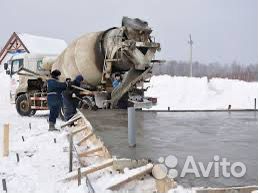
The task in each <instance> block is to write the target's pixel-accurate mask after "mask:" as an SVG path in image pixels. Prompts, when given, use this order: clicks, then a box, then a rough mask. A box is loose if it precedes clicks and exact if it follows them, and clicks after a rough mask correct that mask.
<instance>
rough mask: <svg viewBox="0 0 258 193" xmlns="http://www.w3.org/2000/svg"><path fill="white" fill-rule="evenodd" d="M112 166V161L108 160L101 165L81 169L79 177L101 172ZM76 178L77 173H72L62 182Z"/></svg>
mask: <svg viewBox="0 0 258 193" xmlns="http://www.w3.org/2000/svg"><path fill="white" fill-rule="evenodd" d="M112 165H113V159H108V160H105V161H103V162H101V163H98V164H94V165H91V166H89V167H86V168H81V177H83V176H86V175H88V174H90V173H94V172H96V171H99V170H102V169H104V168H107V167H109V166H112ZM77 177H78V172H77V171H73V172H70V173H69V174H67V175H66V177H65V178H64V179H63V180H74V179H77Z"/></svg>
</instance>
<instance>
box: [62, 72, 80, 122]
mask: <svg viewBox="0 0 258 193" xmlns="http://www.w3.org/2000/svg"><path fill="white" fill-rule="evenodd" d="M82 81H83V77H82V75H78V76H76V78H75V79H74V80H73V81H71V83H70V85H71V86H72V85H74V86H78V87H80V85H81V83H82ZM71 86H70V87H67V88H66V90H65V91H64V92H63V94H62V95H63V107H64V108H63V109H64V118H65V120H66V121H68V120H69V119H71V118H72V117H73V116H74V115H75V114H76V108H77V107H78V103H79V100H78V98H76V97H73V94H75V95H76V96H77V97H78V96H79V95H80V90H78V89H74V88H72V87H71Z"/></svg>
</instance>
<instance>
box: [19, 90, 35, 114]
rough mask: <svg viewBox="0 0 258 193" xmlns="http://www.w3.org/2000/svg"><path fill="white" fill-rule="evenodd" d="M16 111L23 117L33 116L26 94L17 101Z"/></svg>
mask: <svg viewBox="0 0 258 193" xmlns="http://www.w3.org/2000/svg"><path fill="white" fill-rule="evenodd" d="M16 110H17V112H18V113H19V114H20V115H21V116H31V115H32V110H31V107H30V103H29V100H28V98H27V96H26V94H22V95H20V96H18V98H17V99H16Z"/></svg>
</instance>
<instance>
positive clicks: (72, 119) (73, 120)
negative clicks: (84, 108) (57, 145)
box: [61, 115, 82, 128]
mask: <svg viewBox="0 0 258 193" xmlns="http://www.w3.org/2000/svg"><path fill="white" fill-rule="evenodd" d="M81 118H82V117H81V115H79V116H78V115H75V116H74V117H73V118H71V119H70V120H69V121H67V122H65V124H63V125H61V128H64V127H66V126H68V125H70V124H72V123H73V122H75V121H78V120H79V119H81Z"/></svg>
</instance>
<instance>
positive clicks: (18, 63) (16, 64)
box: [10, 59, 23, 103]
mask: <svg viewBox="0 0 258 193" xmlns="http://www.w3.org/2000/svg"><path fill="white" fill-rule="evenodd" d="M22 66H23V59H17V60H12V62H11V68H10V69H11V70H10V77H11V80H10V101H11V103H15V93H16V89H17V88H18V86H19V75H18V74H17V72H18V70H19V68H20V67H22Z"/></svg>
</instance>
